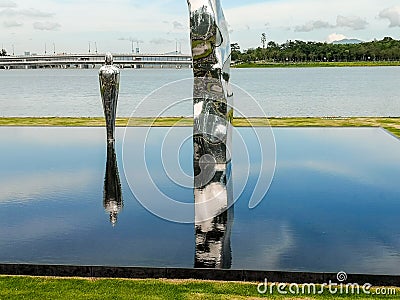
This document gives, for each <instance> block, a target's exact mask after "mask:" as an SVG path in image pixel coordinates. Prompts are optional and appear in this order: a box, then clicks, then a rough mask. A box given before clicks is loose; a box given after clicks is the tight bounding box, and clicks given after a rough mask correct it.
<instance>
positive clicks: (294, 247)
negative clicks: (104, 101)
mask: <svg viewBox="0 0 400 300" xmlns="http://www.w3.org/2000/svg"><path fill="white" fill-rule="evenodd" d="M128 130H132V131H137V132H140V131H143V130H145V129H144V128H130V129H128ZM154 130H155V131H156V132H157V133H158V134H160V135H161V136H162V135H165V134H166V133H167V132H168V128H155V129H154ZM181 130H183V131H185V132H186V131H187V133H190V132H191V130H192V129H191V128H183V129H181ZM249 130H250V129H247V128H242V129H239V132H240V133H241V135H242V136H243V138H244V141H245V143H246V145H247V146H248V148H249V149H252V143H253V141H252V139H250V138H247V136H250V135H249V134H247V133H248V131H249ZM274 134H275V138H276V147H277V165H276V173H275V177H274V180H273V182H272V185H271V187H270V190H269V192H268V194H267V195H266V196H265V198H264V200H263V201H262V202H261V204H260V205H259V206H257V207H256V208H255V209H252V210H251V209H249V208H248V200H249V197H250V196H249V195H250V194H251V190H250V189H249V188H246V189H245V190H244V191H243V193H242V194H241V195H235V197H239V196H240V197H239V200H238V201H237V202H236V204H235V206H234V219H233V222H232V224H231V237H230V249H229V251H231V257H232V262H231V268H232V269H256V270H288V271H321V272H338V271H346V272H349V273H372V274H396V275H400V271H399V270H400V218H399V216H400V187H399V178H400V156H399V153H400V141H399V140H398V139H396V138H394V137H393V136H391V135H389V134H388V133H387V132H385V131H383V130H381V129H370V128H357V129H355V128H353V129H352V128H340V129H339V128H335V129H334V128H324V129H321V128H318V129H315V128H310V129H305V128H296V129H295V128H293V129H275V130H274ZM0 135H1V137H2V139H1V141H0V146H1V147H0V149H1V156H0V166H1V169H0V262H1V263H40V264H42V263H44V264H78V265H79V264H83V265H117V266H149V267H150V266H152V267H164V266H168V267H189V268H190V267H193V266H194V257H195V230H194V225H193V224H178V223H172V222H168V221H165V220H162V219H160V218H158V217H156V216H154V215H152V214H151V213H150V212H148V211H147V210H145V209H144V208H143V207H142V206H141V205H140V204H139V202H138V201H137V200H136V199H135V198H134V196H133V193H132V191H131V190H130V187H129V186H128V184H127V180H126V177H125V172H124V163H123V161H122V157H123V156H122V153H121V152H122V137H123V129H118V130H117V137H118V138H117V144H116V157H117V160H118V169H119V177H120V180H121V186H122V197H123V208H122V210H121V212H120V213H119V215H118V222H117V223H116V226H114V227H113V226H112V224H111V223H110V220H109V215H108V213H106V212H105V208H104V203H103V185H104V177H105V168H106V157H107V156H106V150H107V147H106V145H105V129H103V128H7V127H6V128H5V127H2V128H0ZM131 142H132V143H134V142H135V141H131ZM162 142H163V140H162V139H159V142H158V143H156V144H155V145H153V151H151V152H150V153H149V155H148V157H147V159H148V161H149V163H151V162H152V163H153V164H156V163H157V162H158V161H159V159H158V157H157V155H158V154H157V153H158V152H159V150H160V148H161V144H162ZM137 146H138V147H141V146H142V145H137ZM236 146H237V143H236V142H235V141H234V147H233V159H232V178H233V185H235V178H239V177H241V173H240V172H241V168H240V166H241V163H243V159H244V158H243V157H242V156H235V147H236ZM182 149H183V150H182V151H181V152H180V154H179V155H180V156H181V158H183V159H184V160H187V158H189V159H190V158H191V156H192V153H191V142H190V141H189V142H188V144H187V145H186V146H184V147H183V148H182ZM125 155H129V153H128V154H127V153H124V156H125ZM132 155H133V156H134V155H135V153H132ZM257 163H258V162H257V161H254V160H253V161H250V165H251V164H257ZM185 164H186V165H187V166H186V167H185V166H184V168H188V170H185V172H186V173H190V172H191V169H190V166H191V163H190V161H187V162H186V163H185ZM161 167H162V166H161V165H159V168H160V169H161ZM235 167H236V169H235ZM153 168H154V165H153ZM138 172H143V170H138ZM256 179H257V178H255V177H253V176H250V177H249V185H247V186H246V187H249V186H252V184H254V182H252V181H255V180H256ZM158 184H159V185H160V187H161V188H162V189H164V190H168V191H169V192H170V193H172V194H174V190H177V187H176V186H175V185H174V183H173V182H172V181H171V180H169V179H168V178H167V177H166V176H165V177H163V176H162V175H160V177H159V178H158ZM133 185H135V184H134V183H133ZM133 188H134V187H133ZM141 188H142V189H143V188H146V187H141ZM177 194H179V197H182V198H186V199H188V201H189V202H190V201H193V200H192V199H193V190H192V189H190V188H187V189H180V190H179V192H177ZM148 197H150V199H151V197H156V195H153V194H152V193H150V192H149V194H148Z"/></svg>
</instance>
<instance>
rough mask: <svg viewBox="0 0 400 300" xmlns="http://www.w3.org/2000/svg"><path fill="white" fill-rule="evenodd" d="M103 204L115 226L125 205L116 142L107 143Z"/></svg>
mask: <svg viewBox="0 0 400 300" xmlns="http://www.w3.org/2000/svg"><path fill="white" fill-rule="evenodd" d="M103 206H104V209H105V210H106V212H108V213H109V214H110V222H111V224H112V225H113V226H115V224H116V223H117V219H118V214H119V213H120V212H121V210H122V208H123V207H124V202H123V198H122V190H121V181H120V179H119V172H118V164H117V158H116V154H115V147H114V143H107V163H106V173H105V176H104V192H103Z"/></svg>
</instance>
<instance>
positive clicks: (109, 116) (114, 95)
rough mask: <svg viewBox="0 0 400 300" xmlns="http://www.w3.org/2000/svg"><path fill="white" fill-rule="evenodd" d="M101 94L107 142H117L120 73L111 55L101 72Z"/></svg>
mask: <svg viewBox="0 0 400 300" xmlns="http://www.w3.org/2000/svg"><path fill="white" fill-rule="evenodd" d="M99 81H100V93H101V99H102V101H103V109H104V116H105V118H106V127H107V141H108V143H111V142H113V141H114V140H115V136H114V135H115V118H116V114H117V101H118V92H119V82H120V72H119V69H118V68H117V67H116V66H114V65H113V57H112V55H111V53H107V54H106V57H105V65H104V66H103V67H101V68H100V71H99Z"/></svg>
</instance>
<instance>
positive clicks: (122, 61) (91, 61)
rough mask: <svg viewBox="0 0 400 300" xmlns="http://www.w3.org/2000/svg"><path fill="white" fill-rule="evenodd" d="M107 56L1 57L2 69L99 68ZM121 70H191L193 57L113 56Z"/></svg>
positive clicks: (175, 55)
mask: <svg viewBox="0 0 400 300" xmlns="http://www.w3.org/2000/svg"><path fill="white" fill-rule="evenodd" d="M104 56H105V54H55V55H24V56H0V69H37V68H82V69H88V68H98V67H100V66H102V65H103V64H104ZM113 56H114V64H116V65H117V66H119V67H121V68H191V67H192V57H191V56H190V55H184V54H113Z"/></svg>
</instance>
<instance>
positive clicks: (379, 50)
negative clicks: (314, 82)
mask: <svg viewBox="0 0 400 300" xmlns="http://www.w3.org/2000/svg"><path fill="white" fill-rule="evenodd" d="M264 38H265V37H264V36H262V38H261V41H262V44H263V47H258V48H250V49H247V50H244V51H241V50H240V46H239V45H238V44H237V43H235V44H232V45H231V47H232V60H233V61H234V62H237V63H240V62H246V63H249V62H256V61H265V62H279V63H282V62H325V61H326V62H352V61H400V41H399V40H395V39H393V38H391V37H385V38H384V39H383V40H380V41H377V40H374V41H372V42H365V43H360V44H328V43H321V42H304V41H299V40H296V41H287V42H286V43H283V44H278V43H275V42H273V41H270V42H268V43H267V44H266V43H265V42H266V41H265V39H264Z"/></svg>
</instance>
